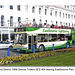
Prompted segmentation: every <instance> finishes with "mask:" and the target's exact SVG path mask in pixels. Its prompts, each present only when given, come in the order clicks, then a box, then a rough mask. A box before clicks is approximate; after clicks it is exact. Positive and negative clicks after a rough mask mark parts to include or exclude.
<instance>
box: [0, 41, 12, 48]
mask: <svg viewBox="0 0 75 75" xmlns="http://www.w3.org/2000/svg"><path fill="white" fill-rule="evenodd" d="M8 47H9V48H10V49H12V48H13V45H12V44H11V43H8V42H5V41H0V49H7V48H8Z"/></svg>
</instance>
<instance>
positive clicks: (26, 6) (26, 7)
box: [25, 5, 28, 13]
mask: <svg viewBox="0 0 75 75" xmlns="http://www.w3.org/2000/svg"><path fill="white" fill-rule="evenodd" d="M25 11H26V13H28V5H25Z"/></svg>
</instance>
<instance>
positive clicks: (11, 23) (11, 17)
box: [10, 16, 13, 26]
mask: <svg viewBox="0 0 75 75" xmlns="http://www.w3.org/2000/svg"><path fill="white" fill-rule="evenodd" d="M10 26H13V16H10Z"/></svg>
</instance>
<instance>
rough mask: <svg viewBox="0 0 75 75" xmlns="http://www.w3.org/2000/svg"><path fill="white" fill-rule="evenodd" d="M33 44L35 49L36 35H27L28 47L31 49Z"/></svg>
mask: <svg viewBox="0 0 75 75" xmlns="http://www.w3.org/2000/svg"><path fill="white" fill-rule="evenodd" d="M33 45H35V49H36V48H37V47H36V46H37V39H36V35H29V36H28V48H29V49H33Z"/></svg>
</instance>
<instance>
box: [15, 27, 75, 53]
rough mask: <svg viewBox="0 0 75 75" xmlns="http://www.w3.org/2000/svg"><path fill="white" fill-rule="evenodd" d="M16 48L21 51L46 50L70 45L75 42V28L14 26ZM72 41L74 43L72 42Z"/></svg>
mask: <svg viewBox="0 0 75 75" xmlns="http://www.w3.org/2000/svg"><path fill="white" fill-rule="evenodd" d="M14 33H15V39H14V49H16V50H20V51H27V52H29V51H33V45H35V50H36V51H44V50H47V48H48V49H52V47H53V44H54V49H57V48H58V47H59V48H62V47H66V43H68V47H70V46H71V45H74V43H75V29H57V28H38V27H16V28H14ZM71 43H72V44H71Z"/></svg>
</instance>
